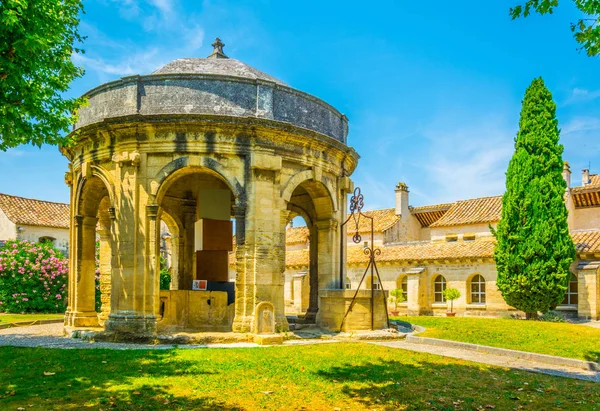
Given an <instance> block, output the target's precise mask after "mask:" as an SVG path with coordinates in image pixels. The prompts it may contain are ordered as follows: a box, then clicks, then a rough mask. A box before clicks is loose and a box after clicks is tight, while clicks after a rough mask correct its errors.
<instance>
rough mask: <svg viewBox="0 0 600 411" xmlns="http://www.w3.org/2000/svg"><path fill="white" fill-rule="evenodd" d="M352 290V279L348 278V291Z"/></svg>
mask: <svg viewBox="0 0 600 411" xmlns="http://www.w3.org/2000/svg"><path fill="white" fill-rule="evenodd" d="M351 289H352V281H350V277H346V290H351Z"/></svg>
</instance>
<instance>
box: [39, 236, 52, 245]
mask: <svg viewBox="0 0 600 411" xmlns="http://www.w3.org/2000/svg"><path fill="white" fill-rule="evenodd" d="M54 241H56V238H54V237H48V236H45V237H40V238H39V239H38V242H40V243H42V244H43V243H48V244H51V245H54Z"/></svg>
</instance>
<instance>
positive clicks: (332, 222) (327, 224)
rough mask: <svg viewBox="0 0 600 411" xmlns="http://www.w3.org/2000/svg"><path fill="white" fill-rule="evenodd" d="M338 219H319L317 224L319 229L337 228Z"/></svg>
mask: <svg viewBox="0 0 600 411" xmlns="http://www.w3.org/2000/svg"><path fill="white" fill-rule="evenodd" d="M338 224H339V223H338V221H337V220H336V219H333V218H328V219H327V220H318V221H317V222H316V223H315V225H316V226H317V229H319V230H335V229H337V227H338Z"/></svg>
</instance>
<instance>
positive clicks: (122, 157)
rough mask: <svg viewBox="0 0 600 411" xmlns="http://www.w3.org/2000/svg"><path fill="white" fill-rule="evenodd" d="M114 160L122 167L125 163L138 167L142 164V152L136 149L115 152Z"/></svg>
mask: <svg viewBox="0 0 600 411" xmlns="http://www.w3.org/2000/svg"><path fill="white" fill-rule="evenodd" d="M112 161H113V162H114V163H117V164H119V165H120V166H121V167H122V166H124V165H131V166H133V167H138V166H139V165H140V152H139V151H137V150H136V151H132V152H127V151H123V152H122V153H114V154H113V156H112Z"/></svg>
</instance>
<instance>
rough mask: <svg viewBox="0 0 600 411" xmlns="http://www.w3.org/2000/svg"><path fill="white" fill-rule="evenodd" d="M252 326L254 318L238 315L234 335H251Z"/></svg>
mask: <svg viewBox="0 0 600 411" xmlns="http://www.w3.org/2000/svg"><path fill="white" fill-rule="evenodd" d="M252 324H254V317H253V316H251V315H236V316H235V318H234V319H233V324H232V326H231V330H232V331H233V332H234V333H249V332H252Z"/></svg>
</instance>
